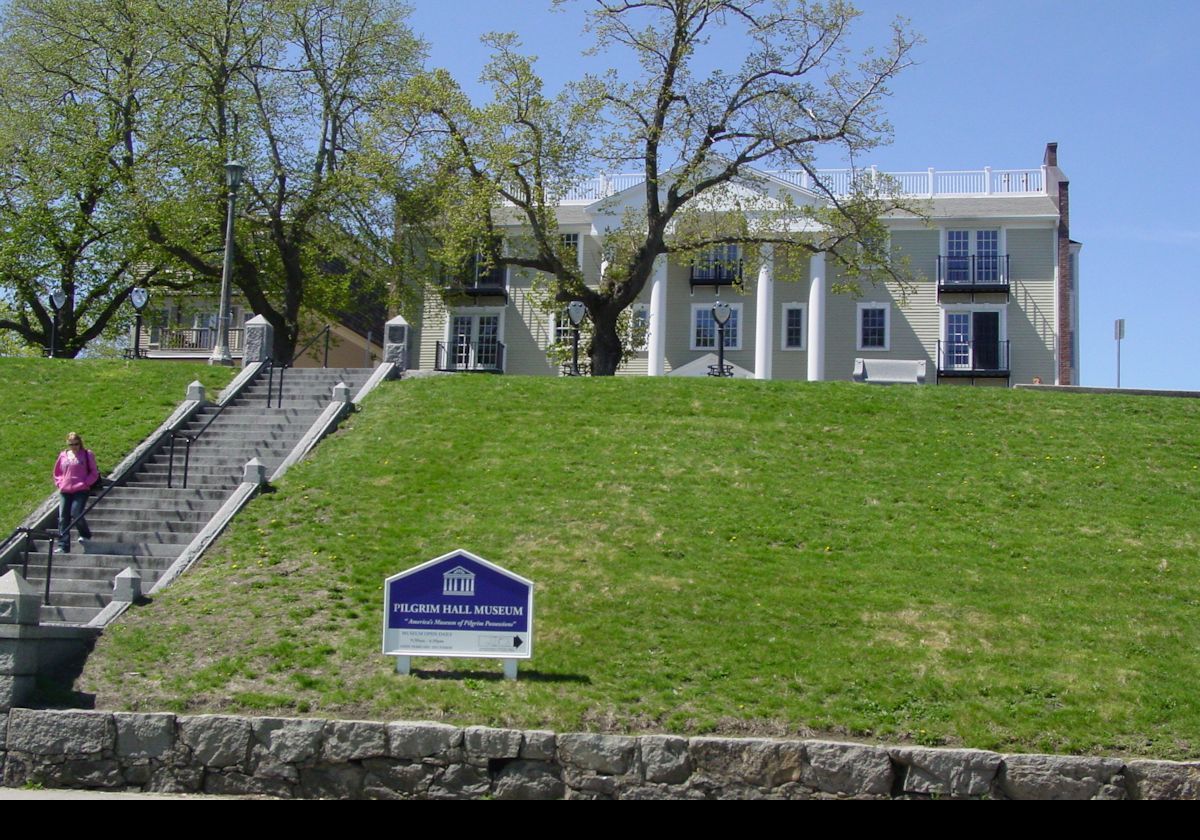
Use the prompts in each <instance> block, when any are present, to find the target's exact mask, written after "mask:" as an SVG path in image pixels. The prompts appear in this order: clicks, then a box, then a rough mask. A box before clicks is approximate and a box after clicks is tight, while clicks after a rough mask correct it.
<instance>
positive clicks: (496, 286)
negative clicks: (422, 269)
mask: <svg viewBox="0 0 1200 840" xmlns="http://www.w3.org/2000/svg"><path fill="white" fill-rule="evenodd" d="M506 275H507V272H506V271H505V269H504V266H496V267H494V268H490V269H480V270H479V271H474V272H472V271H469V270H468V271H467V272H465V274H464V275H463V276H461V277H451V278H447V279H446V280H445V282H444V283H443V285H442V289H443V291H444V292H445V293H446V294H452V295H467V296H468V297H473V298H480V297H498V298H504V300H506V301H507V300H508V284H507V282H506V279H507V277H506Z"/></svg>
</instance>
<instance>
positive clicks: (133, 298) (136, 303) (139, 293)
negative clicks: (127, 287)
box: [129, 288, 150, 359]
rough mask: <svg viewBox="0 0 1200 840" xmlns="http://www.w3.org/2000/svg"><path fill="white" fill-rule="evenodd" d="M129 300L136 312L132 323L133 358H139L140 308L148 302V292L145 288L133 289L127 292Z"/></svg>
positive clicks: (140, 343) (140, 335) (140, 341)
mask: <svg viewBox="0 0 1200 840" xmlns="http://www.w3.org/2000/svg"><path fill="white" fill-rule="evenodd" d="M129 302H130V303H132V304H133V311H134V312H135V313H137V314H136V316H135V317H134V323H133V358H135V359H140V358H141V357H142V310H143V309H145V308H146V304H147V303H149V302H150V293H149V292H148V291H146V290H145V289H141V288H137V289H134V290H133V291H131V292H130V293H129Z"/></svg>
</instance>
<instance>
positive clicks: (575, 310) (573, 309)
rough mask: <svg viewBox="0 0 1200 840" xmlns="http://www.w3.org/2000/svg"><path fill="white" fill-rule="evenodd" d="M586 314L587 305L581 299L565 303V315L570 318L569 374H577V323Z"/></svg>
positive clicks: (580, 322)
mask: <svg viewBox="0 0 1200 840" xmlns="http://www.w3.org/2000/svg"><path fill="white" fill-rule="evenodd" d="M585 315H587V306H586V305H584V302H583V301H581V300H573V301H571V302H570V303H568V304H567V317H568V318H570V319H571V375H572V376H578V375H579V325H580V324H582V323H583V318H584V316H585Z"/></svg>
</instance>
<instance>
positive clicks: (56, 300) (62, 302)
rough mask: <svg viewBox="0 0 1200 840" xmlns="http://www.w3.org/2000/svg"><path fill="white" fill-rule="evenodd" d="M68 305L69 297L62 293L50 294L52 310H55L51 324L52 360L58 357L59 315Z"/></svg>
mask: <svg viewBox="0 0 1200 840" xmlns="http://www.w3.org/2000/svg"><path fill="white" fill-rule="evenodd" d="M66 305H67V296H66V295H64V294H63V293H62V292H52V293H51V294H50V308H51V309H53V310H54V319H53V320H52V321H51V322H50V358H51V359H53V358H55V357H56V356H58V313H59V311H60V310H62V308H63V307H64V306H66Z"/></svg>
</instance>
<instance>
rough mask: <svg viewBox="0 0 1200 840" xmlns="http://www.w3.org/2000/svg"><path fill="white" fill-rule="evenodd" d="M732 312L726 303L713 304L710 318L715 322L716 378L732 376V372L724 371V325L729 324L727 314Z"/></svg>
mask: <svg viewBox="0 0 1200 840" xmlns="http://www.w3.org/2000/svg"><path fill="white" fill-rule="evenodd" d="M730 312H732V309H730V306H729V304H728V303H721V301H717V302H716V303H714V304H713V308H712V316H713V320H714V321H716V322H717V373H716V375H717V376H732V375H733V371H726V370H725V325H726V324H727V323H729V313H730Z"/></svg>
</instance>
